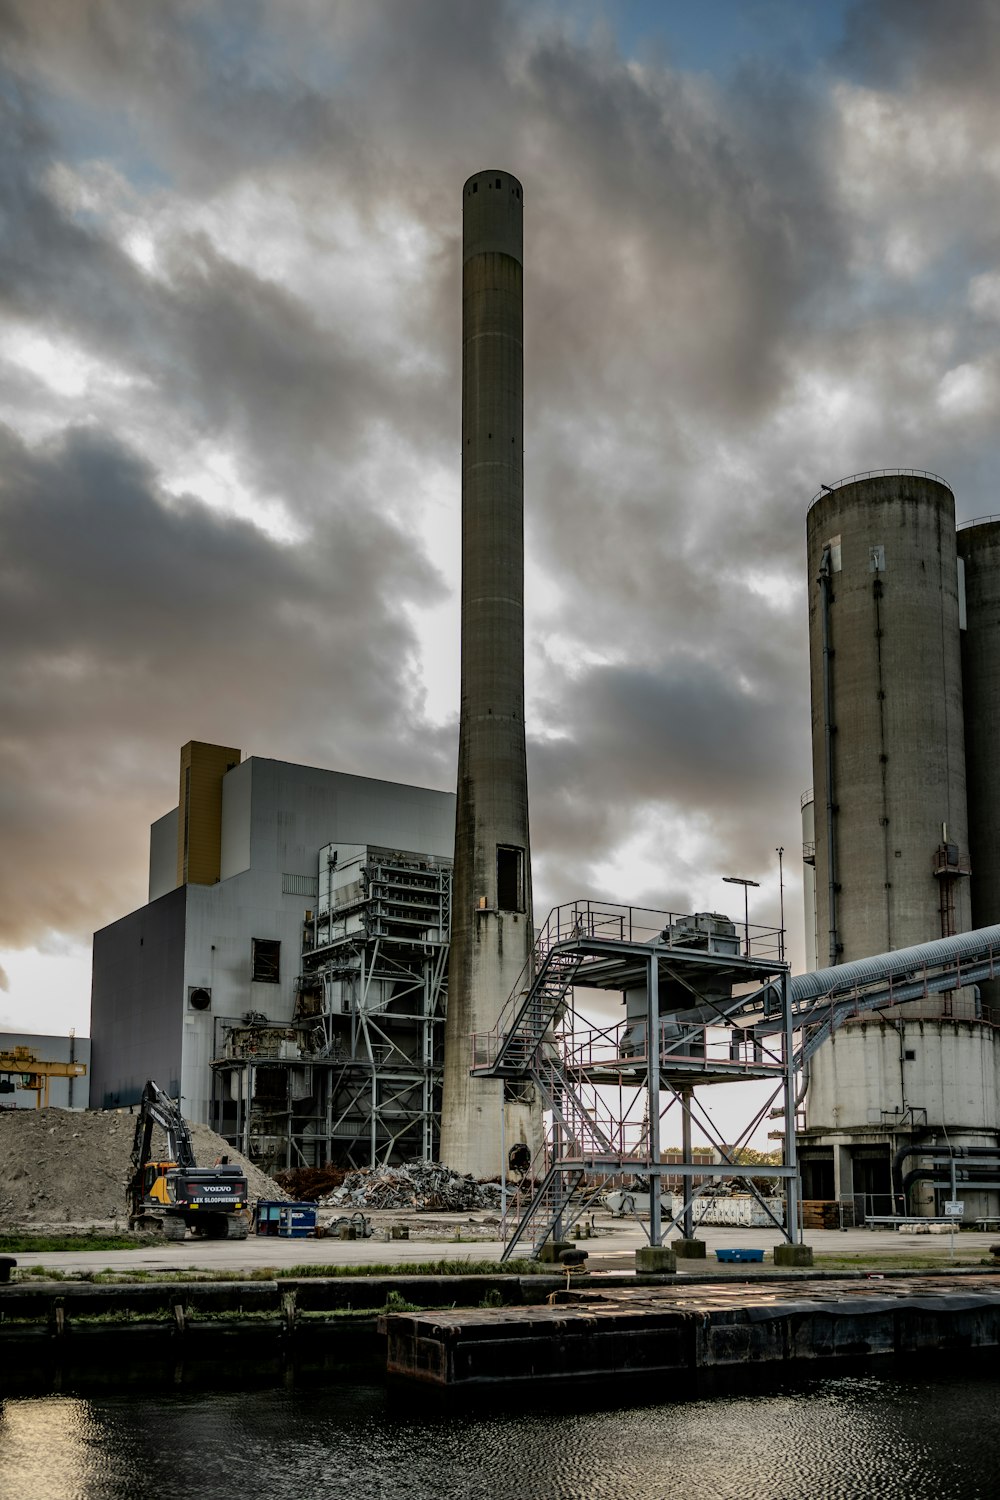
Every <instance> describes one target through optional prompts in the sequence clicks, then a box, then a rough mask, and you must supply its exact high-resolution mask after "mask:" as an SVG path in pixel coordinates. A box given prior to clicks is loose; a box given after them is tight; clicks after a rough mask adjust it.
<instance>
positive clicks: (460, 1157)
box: [441, 170, 541, 1176]
mask: <svg viewBox="0 0 1000 1500" xmlns="http://www.w3.org/2000/svg"><path fill="white" fill-rule="evenodd" d="M462 201H463V215H462V218H463V265H462V670H461V694H462V696H461V710H460V727H459V754H458V801H457V807H456V824H455V869H454V887H453V897H452V921H451V957H450V966H449V979H448V1019H447V1023H446V1030H445V1066H444V1087H443V1097H442V1111H441V1159H442V1161H443V1162H445V1163H446V1164H447V1165H448V1166H450V1167H453V1168H455V1169H457V1170H459V1171H462V1172H471V1173H473V1174H474V1175H476V1176H488V1175H492V1174H494V1173H497V1172H499V1171H500V1166H501V1159H502V1154H503V1149H504V1147H506V1149H507V1150H508V1151H509V1149H510V1148H511V1147H512V1146H513V1145H515V1144H517V1143H519V1142H524V1143H525V1144H527V1145H528V1146H529V1148H530V1149H531V1151H532V1155H534V1151H535V1150H536V1149H537V1147H538V1146H539V1145H540V1143H541V1136H540V1126H541V1115H540V1112H539V1111H538V1110H537V1109H535V1108H533V1106H532V1101H531V1099H530V1097H512V1094H514V1093H516V1092H517V1090H518V1089H520V1090H521V1092H522V1094H523V1092H524V1088H525V1086H519V1085H509V1084H508V1085H505V1084H504V1083H503V1082H502V1081H501V1080H499V1079H492V1078H470V1077H469V1068H470V1066H471V1062H472V1054H471V1046H470V1038H471V1036H472V1034H474V1033H477V1032H488V1031H491V1030H492V1029H493V1028H494V1027H495V1026H496V1024H497V1021H498V1018H499V1015H500V1011H501V1009H502V1007H503V1005H504V1002H505V1001H506V999H507V997H508V995H509V994H510V993H511V991H512V990H513V989H514V987H515V985H516V983H517V982H518V979H519V978H520V977H521V975H522V971H523V969H524V965H525V963H526V961H527V959H528V956H529V954H530V952H531V948H532V945H533V942H534V925H533V920H532V903H531V850H530V847H529V840H528V786H527V773H526V769H525V744H524V523H523V496H524V476H523V467H522V454H523V418H524V411H523V407H524V398H523V335H522V327H523V313H522V258H521V257H522V218H523V199H522V191H521V184H520V183H519V182H518V180H517V178H516V177H512V176H511V175H510V173H509V172H498V171H495V170H494V171H488V172H487V171H484V172H477V173H475V174H474V176H472V177H470V178H469V180H468V182H466V184H465V187H464V189H463V199H462ZM527 1089H528V1091H529V1093H530V1085H529V1086H527ZM505 1091H506V1092H505Z"/></svg>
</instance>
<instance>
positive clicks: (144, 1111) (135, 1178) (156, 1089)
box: [128, 1078, 196, 1212]
mask: <svg viewBox="0 0 1000 1500" xmlns="http://www.w3.org/2000/svg"><path fill="white" fill-rule="evenodd" d="M154 1125H159V1126H160V1128H161V1129H162V1130H163V1132H164V1134H165V1135H166V1137H167V1152H168V1155H169V1157H170V1160H171V1161H173V1162H176V1163H177V1165H178V1166H179V1167H182V1168H184V1169H187V1168H190V1167H193V1166H195V1165H196V1163H195V1157H194V1146H193V1144H192V1141H191V1131H190V1130H189V1129H188V1125H187V1121H186V1120H185V1119H184V1116H183V1115H182V1114H181V1111H180V1106H179V1105H177V1104H175V1103H174V1101H173V1099H171V1098H170V1096H169V1094H165V1093H164V1092H163V1090H162V1089H161V1088H160V1085H159V1084H158V1083H157V1082H156V1080H155V1079H153V1078H150V1079H148V1080H147V1082H146V1087H145V1088H144V1089H143V1091H142V1099H141V1101H140V1103H139V1113H138V1115H137V1116H136V1120H135V1135H134V1137H133V1139H132V1173H131V1176H130V1177H129V1189H128V1196H129V1203H130V1204H131V1206H132V1209H133V1212H135V1211H137V1209H138V1205H139V1203H140V1202H141V1200H142V1177H143V1173H144V1172H145V1170H146V1164H147V1162H148V1161H149V1159H150V1154H151V1149H152V1140H153V1126H154Z"/></svg>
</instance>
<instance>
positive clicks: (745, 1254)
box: [715, 1250, 764, 1262]
mask: <svg viewBox="0 0 1000 1500" xmlns="http://www.w3.org/2000/svg"><path fill="white" fill-rule="evenodd" d="M715 1258H716V1260H727V1261H734V1260H749V1261H758V1262H759V1261H762V1260H763V1259H764V1252H763V1250H716V1252H715Z"/></svg>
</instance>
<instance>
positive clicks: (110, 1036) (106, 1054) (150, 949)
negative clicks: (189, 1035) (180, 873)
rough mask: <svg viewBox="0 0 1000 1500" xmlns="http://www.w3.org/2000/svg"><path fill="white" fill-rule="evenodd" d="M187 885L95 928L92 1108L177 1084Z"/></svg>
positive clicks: (172, 1090) (170, 1089)
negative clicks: (154, 1086)
mask: <svg viewBox="0 0 1000 1500" xmlns="http://www.w3.org/2000/svg"><path fill="white" fill-rule="evenodd" d="M185 907H186V887H184V886H178V887H177V889H176V890H174V891H170V892H168V894H167V895H165V896H160V897H159V899H158V900H156V901H153V902H151V903H150V904H149V905H148V906H143V907H140V909H139V910H138V911H134V912H132V913H131V914H130V915H129V916H127V917H122V918H121V919H120V920H119V921H117V922H112V923H111V925H110V926H109V927H104V928H102V929H101V931H100V932H95V933H94V968H93V985H92V990H91V1021H90V1027H91V1040H92V1057H91V1073H90V1107H91V1109H109V1108H114V1107H117V1106H118V1105H127V1104H135V1103H137V1102H138V1100H139V1099H140V1097H141V1095H142V1089H143V1085H144V1084H145V1082H146V1079H147V1078H155V1079H156V1081H157V1083H159V1084H160V1086H161V1087H162V1088H164V1089H166V1091H167V1093H169V1094H176V1093H177V1092H178V1091H179V1089H180V1078H181V1036H182V1016H183V1011H182V1001H183V993H184V992H183V984H184V928H185Z"/></svg>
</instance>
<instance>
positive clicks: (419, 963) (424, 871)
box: [212, 845, 451, 1171]
mask: <svg viewBox="0 0 1000 1500" xmlns="http://www.w3.org/2000/svg"><path fill="white" fill-rule="evenodd" d="M450 925H451V861H450V860H446V859H439V858H433V857H431V856H421V855H417V854H410V853H402V852H400V851H395V850H388V849H380V848H375V847H372V846H364V845H362V846H340V847H339V848H338V849H333V847H332V846H331V847H330V848H329V849H325V850H323V851H321V856H320V880H319V898H318V904H317V907H316V909H315V911H312V912H307V913H306V922H305V925H304V940H303V953H302V972H301V975H300V978H299V985H298V997H297V1001H296V1007H295V1016H294V1019H293V1022H292V1024H291V1025H290V1026H287V1027H279V1026H275V1025H272V1024H266V1025H261V1024H260V1022H261V1021H262V1020H263V1018H254V1017H249V1016H248V1017H244V1018H242V1020H241V1021H239V1022H234V1023H231V1024H228V1025H226V1026H224V1031H223V1036H222V1038H221V1045H217V1047H216V1059H215V1061H214V1062H213V1064H212V1067H213V1071H214V1074H215V1077H216V1082H217V1085H218V1093H219V1100H218V1101H216V1104H215V1112H217V1113H220V1114H221V1099H222V1098H227V1099H228V1100H229V1101H230V1108H232V1106H233V1105H234V1106H235V1115H236V1121H235V1127H233V1128H231V1129H230V1130H223V1131H222V1133H223V1134H225V1135H226V1136H227V1138H229V1139H233V1141H234V1144H236V1145H239V1147H240V1149H241V1150H243V1151H244V1152H245V1153H246V1154H247V1155H248V1156H250V1158H251V1159H252V1160H255V1161H258V1162H260V1163H261V1164H262V1165H266V1166H267V1167H268V1168H269V1170H272V1171H273V1170H276V1169H277V1168H278V1167H281V1166H321V1165H325V1164H327V1163H334V1164H338V1165H345V1166H355V1167H357V1166H375V1165H378V1164H383V1163H386V1162H393V1161H406V1160H413V1159H414V1158H420V1159H422V1160H425V1161H432V1160H434V1159H435V1157H436V1155H437V1146H438V1138H439V1121H440V1088H441V1063H442V1058H441V1051H442V1038H443V1030H442V1027H443V1022H444V1017H445V1010H446V1005H447V973H448V944H449V934H450ZM217 1128H219V1127H218V1126H217Z"/></svg>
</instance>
